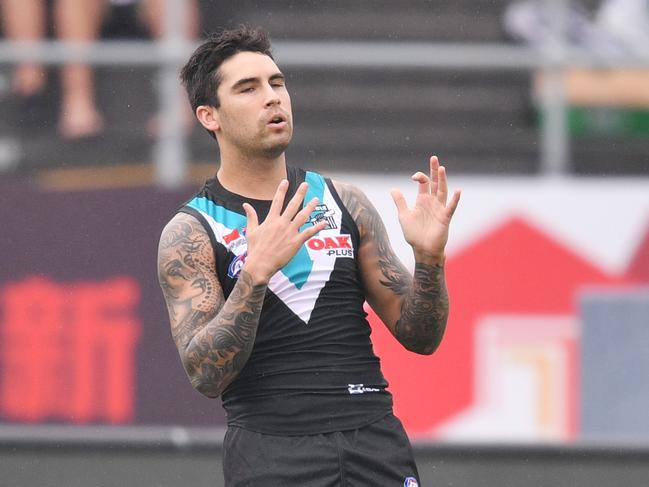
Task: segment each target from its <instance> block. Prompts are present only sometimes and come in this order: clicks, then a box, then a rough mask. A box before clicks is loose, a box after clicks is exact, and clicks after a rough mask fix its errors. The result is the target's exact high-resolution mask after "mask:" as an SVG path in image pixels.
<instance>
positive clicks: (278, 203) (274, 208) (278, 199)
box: [268, 179, 288, 216]
mask: <svg viewBox="0 0 649 487" xmlns="http://www.w3.org/2000/svg"><path fill="white" fill-rule="evenodd" d="M287 190H288V181H287V180H286V179H282V181H281V182H280V183H279V186H277V191H275V196H273V201H272V203H271V204H270V209H269V210H268V216H271V215H274V216H279V214H280V213H281V212H282V206H284V199H285V198H286V191H287Z"/></svg>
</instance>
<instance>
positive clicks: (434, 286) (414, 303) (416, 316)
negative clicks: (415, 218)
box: [336, 183, 449, 354]
mask: <svg viewBox="0 0 649 487" xmlns="http://www.w3.org/2000/svg"><path fill="white" fill-rule="evenodd" d="M336 187H337V188H339V189H340V190H339V193H340V197H341V199H342V200H343V203H344V205H345V207H346V208H347V210H348V211H349V212H350V214H351V215H352V217H353V219H354V221H355V222H356V224H357V225H358V227H359V230H360V232H361V240H362V241H367V242H372V244H373V245H374V246H375V249H376V257H375V258H376V263H377V266H378V268H379V270H380V275H381V277H380V279H379V283H380V284H381V285H382V286H384V287H386V288H388V289H390V290H391V291H392V292H394V293H395V294H396V295H398V296H400V297H401V298H402V303H401V314H400V317H399V319H398V320H397V322H396V324H395V325H394V329H393V333H394V335H395V337H396V338H397V340H399V342H400V343H402V344H403V345H404V346H405V347H406V348H407V349H408V350H411V351H413V352H417V353H422V354H430V353H432V352H433V351H435V349H436V348H437V347H438V345H439V343H440V341H441V339H442V337H443V335H444V330H445V328H446V321H447V318H448V309H449V302H448V293H447V290H446V283H445V279H444V269H443V267H442V266H438V265H427V264H422V263H416V264H415V272H414V276H411V275H410V273H409V272H408V270H407V269H406V268H405V267H404V266H403V264H402V263H401V261H400V260H399V258H398V257H397V256H396V255H395V254H394V251H393V250H392V247H391V245H390V241H389V239H388V235H387V231H386V230H385V226H384V225H383V221H382V220H381V217H380V216H379V214H378V212H377V211H376V208H374V205H372V203H371V202H370V201H369V199H368V198H367V196H365V194H363V193H362V192H361V191H360V190H359V189H357V188H355V187H354V186H350V185H346V184H341V183H336Z"/></svg>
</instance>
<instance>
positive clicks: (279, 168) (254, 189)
mask: <svg viewBox="0 0 649 487" xmlns="http://www.w3.org/2000/svg"><path fill="white" fill-rule="evenodd" d="M216 176H217V177H218V179H219V182H220V183H221V185H223V187H224V188H225V189H227V190H228V191H232V192H233V193H236V194H239V195H241V196H244V197H247V198H254V199H258V200H270V199H272V198H273V196H274V195H275V192H276V191H277V186H278V185H279V183H280V181H281V180H282V179H286V157H285V155H284V154H283V153H282V154H281V155H280V156H278V157H276V158H271V159H267V158H263V157H256V158H248V157H241V156H239V157H231V156H228V154H224V153H223V151H221V166H220V167H219V170H218V171H217V173H216Z"/></svg>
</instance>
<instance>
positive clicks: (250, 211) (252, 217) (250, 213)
mask: <svg viewBox="0 0 649 487" xmlns="http://www.w3.org/2000/svg"><path fill="white" fill-rule="evenodd" d="M243 211H245V212H246V220H247V222H246V229H247V231H250V230H252V229H254V228H257V226H259V220H258V219H257V212H256V211H255V209H254V208H253V207H252V206H251V205H250V204H248V203H244V204H243Z"/></svg>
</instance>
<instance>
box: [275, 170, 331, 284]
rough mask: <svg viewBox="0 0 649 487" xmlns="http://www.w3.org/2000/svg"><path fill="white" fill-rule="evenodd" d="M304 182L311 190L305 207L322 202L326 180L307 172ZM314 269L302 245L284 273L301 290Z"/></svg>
mask: <svg viewBox="0 0 649 487" xmlns="http://www.w3.org/2000/svg"><path fill="white" fill-rule="evenodd" d="M304 180H305V181H306V182H307V183H308V184H309V189H308V191H307V193H306V196H305V197H304V204H303V206H304V205H306V204H307V203H308V202H309V201H311V200H312V199H313V198H318V201H319V202H322V198H323V197H324V190H325V181H324V178H323V177H322V176H320V175H319V174H316V173H314V172H310V171H307V173H306V177H305V178H304ZM310 226H311V224H310V223H305V224H304V225H302V226H301V227H300V230H301V231H302V230H304V229H306V228H308V227H310ZM312 269H313V261H312V260H311V257H310V256H309V251H308V250H307V249H306V246H305V245H302V246H301V247H300V249H299V250H298V251H297V253H296V254H295V255H294V256H293V258H292V259H291V260H290V261H289V262H288V264H286V265H285V266H284V267H283V268H282V273H283V274H284V275H285V276H286V277H287V278H288V280H289V281H291V282H292V283H293V285H294V286H295V287H296V288H298V289H301V288H302V286H304V284H305V283H306V282H307V280H308V279H309V275H310V274H311V270H312Z"/></svg>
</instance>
